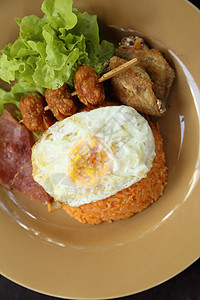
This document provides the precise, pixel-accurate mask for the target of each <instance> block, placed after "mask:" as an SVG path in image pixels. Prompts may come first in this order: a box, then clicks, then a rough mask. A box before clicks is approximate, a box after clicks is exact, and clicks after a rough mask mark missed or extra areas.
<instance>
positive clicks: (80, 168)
mask: <svg viewBox="0 0 200 300" xmlns="http://www.w3.org/2000/svg"><path fill="white" fill-rule="evenodd" d="M69 161H70V164H69V168H68V172H69V176H70V178H71V180H72V181H73V182H74V183H75V184H76V185H77V186H94V185H96V184H98V183H99V182H100V181H101V180H102V178H103V176H104V175H105V174H106V173H108V172H110V171H111V170H112V159H111V155H110V153H108V151H107V149H105V146H104V145H103V143H101V142H100V141H99V140H97V139H96V138H89V139H87V140H82V141H80V142H79V143H77V144H76V145H75V146H74V147H73V149H72V150H71V151H70V153H69Z"/></svg>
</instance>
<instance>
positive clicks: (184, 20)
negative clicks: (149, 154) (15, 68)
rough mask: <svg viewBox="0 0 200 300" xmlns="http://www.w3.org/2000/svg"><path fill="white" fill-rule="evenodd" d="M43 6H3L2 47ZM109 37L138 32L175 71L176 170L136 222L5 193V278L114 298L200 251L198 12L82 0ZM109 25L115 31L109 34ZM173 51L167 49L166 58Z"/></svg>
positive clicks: (172, 153)
mask: <svg viewBox="0 0 200 300" xmlns="http://www.w3.org/2000/svg"><path fill="white" fill-rule="evenodd" d="M41 2H42V1H41V0H36V1H32V0H12V1H1V4H0V8H1V9H0V27H1V29H2V30H1V42H0V46H1V48H2V47H3V45H4V44H5V43H7V42H12V41H13V40H14V38H15V37H16V36H17V31H18V27H17V25H16V24H15V23H14V21H13V17H14V16H17V17H22V16H24V15H28V14H32V13H34V14H39V15H41V12H40V6H41ZM75 6H76V7H78V8H80V9H85V10H87V11H88V12H91V13H96V14H98V16H99V18H100V19H101V25H102V28H103V29H102V34H104V35H105V32H106V34H107V37H112V39H113V38H114V39H118V38H120V37H121V36H122V35H123V34H125V32H123V31H121V32H119V31H117V30H116V29H115V28H116V27H117V28H125V29H130V30H131V29H132V30H136V31H139V32H141V33H142V35H143V36H144V37H146V38H147V39H148V40H149V41H150V43H151V44H152V45H156V46H157V47H159V48H160V49H161V50H163V51H164V52H165V54H166V55H167V57H168V58H169V59H170V61H171V62H172V64H173V65H174V66H175V69H176V80H175V83H174V85H173V89H172V92H171V95H170V99H169V102H168V103H169V108H168V111H167V114H166V116H165V117H163V118H162V119H161V121H160V126H161V132H162V135H163V138H164V143H165V152H166V157H167V164H168V167H169V178H168V185H167V188H166V190H165V193H164V195H163V196H162V197H161V198H160V200H159V201H158V202H157V203H155V204H153V205H152V206H151V207H150V208H148V209H146V210H145V211H143V212H141V213H139V214H137V215H136V216H134V217H133V218H130V219H128V220H123V221H117V222H114V223H112V224H102V225H97V226H90V225H83V224H79V223H78V222H77V221H75V220H73V219H72V218H70V217H69V216H67V215H66V214H65V212H64V211H61V210H60V211H56V212H54V213H48V212H47V209H46V207H45V206H43V205H41V204H40V203H37V202H34V201H31V200H30V199H29V198H28V197H24V196H22V195H21V194H15V195H13V194H12V193H11V192H8V191H7V190H6V189H4V188H2V187H0V205H1V210H0V245H1V246H0V257H1V259H0V271H1V273H2V274H3V275H4V276H6V277H8V278H9V279H11V280H13V281H15V282H17V283H19V284H21V285H24V286H26V287H28V288H31V289H33V290H37V291H39V292H42V293H46V294H50V295H54V296H59V297H67V298H87V299H90V298H98V299H99V298H110V297H118V296H122V295H123V296H124V295H129V294H133V293H137V292H139V291H143V290H146V289H148V288H150V287H153V286H155V285H157V284H159V283H161V282H163V281H165V280H167V279H169V278H171V277H172V276H174V275H176V274H177V273H179V272H181V271H182V270H183V269H185V268H186V267H187V266H189V265H190V264H191V263H192V262H194V261H195V260H196V259H197V258H198V257H199V253H200V237H199V232H200V217H199V212H200V197H199V195H200V181H199V176H200V158H199V147H200V146H199V145H200V142H199V127H200V126H199V122H200V120H199V112H200V92H199V88H200V76H199V49H200V39H199V36H200V13H199V11H198V10H197V9H195V7H193V6H192V5H191V4H189V3H188V2H186V1H184V0H168V1H160V0H142V1H141V0H123V1H122V0H101V1H99V0H93V1H91V0H79V1H76V2H75ZM105 24H110V25H112V27H110V28H109V29H108V28H107V30H106V31H105V28H106V26H105ZM168 49H169V51H167V50H168Z"/></svg>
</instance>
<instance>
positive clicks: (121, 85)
mask: <svg viewBox="0 0 200 300" xmlns="http://www.w3.org/2000/svg"><path fill="white" fill-rule="evenodd" d="M125 62H126V60H124V59H122V58H119V57H117V56H113V57H112V58H111V59H110V62H109V70H112V69H114V68H116V67H118V66H119V65H122V64H123V63H125ZM111 88H112V93H113V95H114V96H115V97H116V98H117V99H119V100H120V101H121V102H122V103H124V104H126V105H129V106H132V107H133V108H135V109H136V110H137V111H139V112H141V113H145V114H149V115H153V116H161V115H162V114H163V113H164V112H165V107H164V106H163V105H162V102H161V101H160V100H159V99H157V98H156V96H155V94H154V91H153V83H152V81H151V79H150V77H149V75H148V74H147V73H146V72H145V71H144V70H143V68H142V67H140V66H139V65H137V66H134V67H131V68H129V69H128V70H126V71H124V72H122V73H120V74H118V75H116V76H114V77H113V78H112V79H111Z"/></svg>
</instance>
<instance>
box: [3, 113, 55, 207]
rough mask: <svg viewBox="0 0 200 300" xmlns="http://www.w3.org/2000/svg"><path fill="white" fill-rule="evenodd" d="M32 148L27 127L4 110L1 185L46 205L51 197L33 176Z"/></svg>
mask: <svg viewBox="0 0 200 300" xmlns="http://www.w3.org/2000/svg"><path fill="white" fill-rule="evenodd" d="M31 146H32V145H31V139H30V135H29V132H28V130H27V129H26V127H25V126H24V125H21V124H19V123H18V122H17V121H16V120H15V119H14V118H13V117H12V116H11V114H10V113H9V112H8V111H6V110H4V111H3V113H2V116H1V117H0V184H2V185H4V186H6V187H7V188H11V189H13V190H14V191H19V192H22V193H23V194H27V195H29V196H30V197H31V198H33V199H35V200H39V201H40V202H42V203H45V204H46V203H48V201H49V200H50V199H51V197H50V196H49V195H48V194H47V193H46V192H45V190H44V189H43V187H41V186H40V185H39V184H38V183H36V182H35V181H34V180H33V178H32V176H31V174H32V165H31ZM29 162H30V163H29ZM23 166H24V168H22V167H23ZM20 169H21V170H20ZM19 171H20V172H19ZM18 172H19V174H18V175H17V176H16V177H15V175H16V174H17V173H18ZM14 177H15V180H14V183H13V179H14ZM12 183H13V184H12ZM11 185H12V186H11Z"/></svg>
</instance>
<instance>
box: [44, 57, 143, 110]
mask: <svg viewBox="0 0 200 300" xmlns="http://www.w3.org/2000/svg"><path fill="white" fill-rule="evenodd" d="M138 63H139V60H138V59H137V58H133V59H131V60H129V61H127V62H126V63H124V64H122V65H120V66H118V67H117V68H115V69H113V70H111V71H109V72H107V73H105V74H104V75H103V76H101V77H100V78H98V80H97V82H98V83H102V82H104V81H106V80H108V79H110V78H112V77H113V76H115V75H118V74H119V73H121V72H123V71H125V70H127V69H129V68H131V67H132V66H134V65H136V64H138ZM76 95H77V91H74V92H73V93H71V96H72V97H74V96H76ZM49 109H50V108H49V106H46V107H45V108H44V110H45V111H47V110H49Z"/></svg>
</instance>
